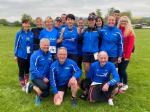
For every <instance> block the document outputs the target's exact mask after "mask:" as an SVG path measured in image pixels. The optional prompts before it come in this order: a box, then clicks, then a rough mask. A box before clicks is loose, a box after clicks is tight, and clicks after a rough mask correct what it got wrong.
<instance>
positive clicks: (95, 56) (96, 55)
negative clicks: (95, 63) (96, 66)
mask: <svg viewBox="0 0 150 112" xmlns="http://www.w3.org/2000/svg"><path fill="white" fill-rule="evenodd" d="M94 59H95V60H97V59H98V52H96V53H94Z"/></svg>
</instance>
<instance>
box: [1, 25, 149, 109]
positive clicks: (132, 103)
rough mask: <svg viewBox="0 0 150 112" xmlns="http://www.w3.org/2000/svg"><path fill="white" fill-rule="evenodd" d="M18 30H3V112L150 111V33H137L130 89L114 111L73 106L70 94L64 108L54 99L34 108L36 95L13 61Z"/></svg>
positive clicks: (96, 106) (99, 106) (101, 105)
mask: <svg viewBox="0 0 150 112" xmlns="http://www.w3.org/2000/svg"><path fill="white" fill-rule="evenodd" d="M17 30H19V28H18V27H2V26H1V27H0V112H70V111H71V112H149V111H150V100H149V97H150V67H149V65H150V30H148V29H147V30H144V29H142V30H136V31H135V32H136V50H135V53H134V54H133V55H132V59H131V62H130V64H129V67H128V76H129V89H128V90H127V92H126V93H125V94H121V95H118V96H116V97H115V99H114V103H115V106H114V107H110V106H108V105H107V103H106V102H104V103H93V104H92V103H89V102H85V101H82V100H80V99H78V105H77V107H72V106H71V104H70V92H69V93H68V96H67V97H65V99H64V102H63V104H62V105H61V106H59V107H58V106H54V104H53V99H52V95H50V96H49V97H48V98H46V99H44V100H43V101H42V105H41V106H40V107H35V106H34V98H35V95H34V93H32V94H28V95H27V94H25V93H24V92H22V91H21V89H20V87H19V83H18V68H17V64H16V62H15V61H14V60H13V48H14V39H15V33H16V31H17Z"/></svg>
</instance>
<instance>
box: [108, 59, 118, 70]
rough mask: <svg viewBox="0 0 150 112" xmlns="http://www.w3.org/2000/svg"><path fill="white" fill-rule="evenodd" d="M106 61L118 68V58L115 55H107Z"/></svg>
mask: <svg viewBox="0 0 150 112" xmlns="http://www.w3.org/2000/svg"><path fill="white" fill-rule="evenodd" d="M108 61H110V62H112V63H114V64H115V67H116V68H118V58H117V57H109V58H108Z"/></svg>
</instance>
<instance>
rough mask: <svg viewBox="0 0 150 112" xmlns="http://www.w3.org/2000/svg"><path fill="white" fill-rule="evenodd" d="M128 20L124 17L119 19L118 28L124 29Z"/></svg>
mask: <svg viewBox="0 0 150 112" xmlns="http://www.w3.org/2000/svg"><path fill="white" fill-rule="evenodd" d="M127 24H128V20H127V18H125V17H122V18H120V27H126V25H127Z"/></svg>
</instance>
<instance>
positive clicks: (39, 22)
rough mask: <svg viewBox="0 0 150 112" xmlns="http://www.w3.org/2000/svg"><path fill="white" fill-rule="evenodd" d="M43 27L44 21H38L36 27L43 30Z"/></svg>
mask: <svg viewBox="0 0 150 112" xmlns="http://www.w3.org/2000/svg"><path fill="white" fill-rule="evenodd" d="M42 26H43V21H42V19H37V20H36V27H38V28H41V27H42Z"/></svg>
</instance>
